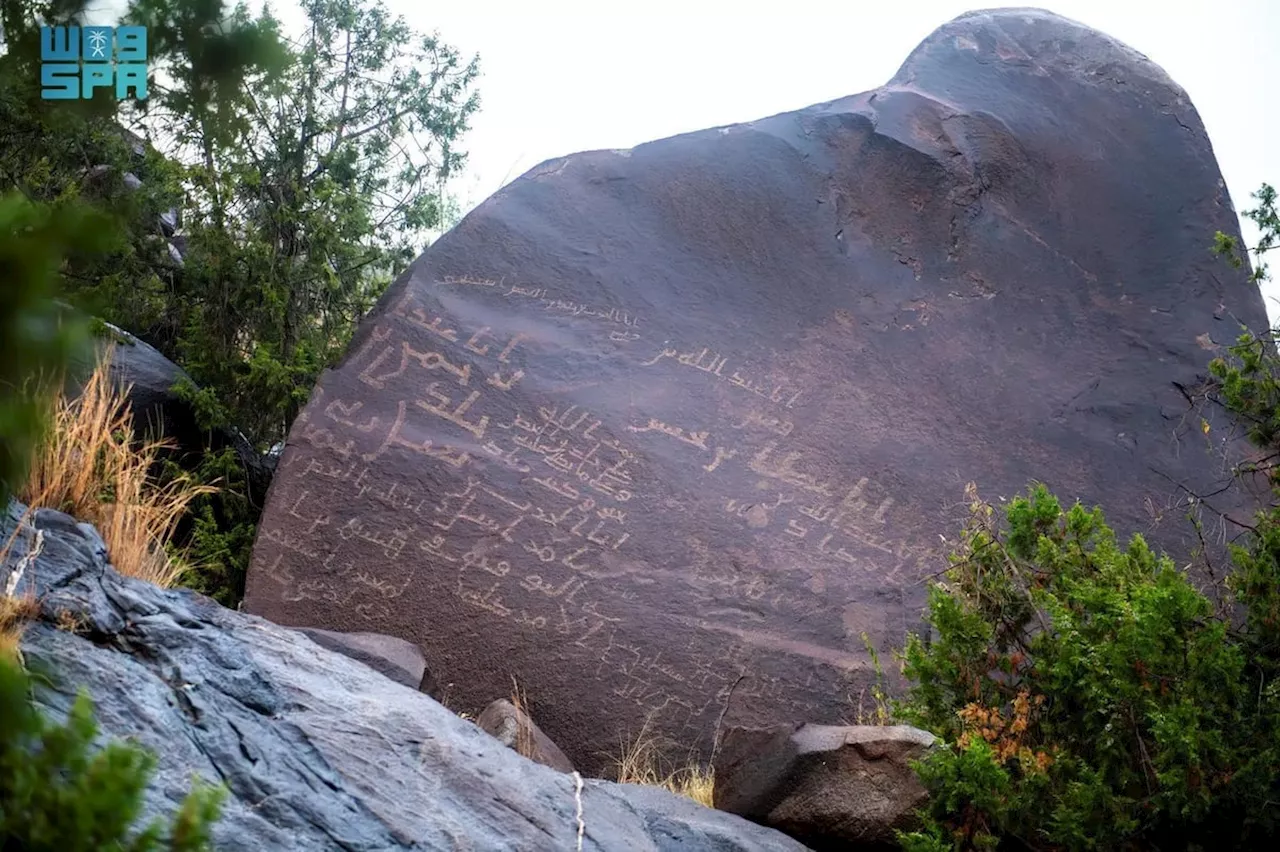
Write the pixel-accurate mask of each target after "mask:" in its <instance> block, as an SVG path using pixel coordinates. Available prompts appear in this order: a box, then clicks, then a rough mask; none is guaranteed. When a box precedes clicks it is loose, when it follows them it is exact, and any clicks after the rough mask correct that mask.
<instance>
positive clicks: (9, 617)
mask: <svg viewBox="0 0 1280 852" xmlns="http://www.w3.org/2000/svg"><path fill="white" fill-rule="evenodd" d="M30 515H31V509H30V508H28V509H27V511H26V512H25V513H23V515H22V517H21V518H20V519H19V520H18V525H17V527H16V528H15V529H14V531H13V535H11V536H9V540H8V541H6V542H5V544H4V547H3V548H0V565H4V564H5V563H6V561H7V559H8V556H9V552H10V551H11V550H12V549H13V544H14V542H16V541H17V540H18V536H19V534H21V532H22V530H23V529H25V528H26V526H25V525H26V522H27V518H28V517H30ZM43 547H44V534H43V533H41V532H36V533H35V534H34V535H33V536H32V538H31V545H30V546H29V547H28V548H27V552H26V554H24V555H23V556H22V558H21V559H19V560H18V561H17V562H16V563H15V564H14V566H13V568H12V570H10V572H9V574H8V576H7V577H5V583H4V588H2V589H0V657H3V658H6V659H10V660H21V658H22V652H21V643H22V633H23V631H24V630H26V627H27V623H28V622H30V621H31V619H33V618H35V617H36V615H37V614H39V610H40V606H39V604H38V603H37V602H36V599H35V597H34V593H30V594H25V595H19V594H18V584H19V583H21V582H22V577H23V575H24V574H26V572H27V570H28V569H29V568H30V567H31V563H32V562H34V561H35V560H36V557H37V556H39V555H40V551H41V549H42V548H43ZM27 587H28V588H29V589H30V588H33V587H32V586H31V584H28V586H27Z"/></svg>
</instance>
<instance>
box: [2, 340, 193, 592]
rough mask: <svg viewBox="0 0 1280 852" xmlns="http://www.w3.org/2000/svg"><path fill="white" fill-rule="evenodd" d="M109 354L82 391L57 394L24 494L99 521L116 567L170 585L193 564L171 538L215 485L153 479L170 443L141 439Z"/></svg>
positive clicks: (33, 503) (29, 499)
mask: <svg viewBox="0 0 1280 852" xmlns="http://www.w3.org/2000/svg"><path fill="white" fill-rule="evenodd" d="M108 361H109V359H104V360H102V361H101V362H99V364H98V365H97V367H96V369H95V370H94V372H93V374H92V376H90V378H89V380H88V382H87V383H86V384H85V386H84V388H83V390H82V391H81V393H80V396H79V397H78V398H75V399H71V398H69V397H68V396H66V395H65V394H64V395H61V396H59V397H58V398H57V400H56V401H55V403H54V412H53V422H52V426H51V429H50V430H49V434H48V435H47V436H46V438H45V440H44V441H43V442H42V444H41V446H40V449H39V451H38V452H37V455H36V458H35V460H34V462H33V464H32V467H31V474H30V476H29V477H28V479H27V483H26V486H25V487H24V489H23V491H22V493H21V494H20V495H19V498H20V499H21V500H23V502H25V503H27V504H28V505H30V506H41V507H49V508H53V509H58V510H60V511H63V512H66V513H67V514H69V515H73V516H75V517H76V518H78V519H79V520H81V521H87V522H88V523H91V524H93V525H94V526H95V527H97V529H98V532H99V533H101V534H102V538H103V540H104V541H105V542H106V544H107V551H108V555H109V558H110V560H111V564H112V565H113V566H115V569H116V570H117V571H119V572H120V573H121V574H124V575H126V576H129V577H137V578H138V579H142V580H147V581H150V582H152V583H155V584H156V585H158V586H161V587H163V588H168V587H170V586H172V585H174V584H175V583H177V582H178V580H179V578H180V577H181V576H182V575H183V574H184V573H185V572H186V571H187V570H188V566H187V565H186V563H185V562H183V560H182V559H180V558H177V557H174V556H172V555H170V554H169V552H168V551H167V549H166V543H167V542H168V541H169V538H170V536H171V535H172V534H173V531H174V528H175V527H176V526H177V524H178V521H179V520H181V518H182V516H183V514H184V513H185V512H186V509H187V506H188V505H189V504H190V503H191V501H192V500H193V499H195V498H196V497H198V496H199V495H201V494H206V493H210V492H212V491H214V490H215V489H213V488H211V487H209V486H202V485H196V484H195V483H193V482H192V481H191V479H190V478H186V477H179V478H176V479H174V480H172V481H170V482H166V483H164V484H159V483H157V482H156V481H155V480H154V478H153V476H152V472H153V471H154V469H155V465H156V459H157V456H158V454H159V453H160V452H161V451H162V450H164V449H166V448H167V447H169V446H170V444H169V443H168V442H166V441H154V440H151V441H143V442H137V441H135V439H134V437H133V415H132V413H131V412H130V411H129V407H128V402H127V400H128V391H127V389H124V390H120V389H116V388H114V387H113V386H112V383H111V380H110V378H109V375H108V366H109V364H108Z"/></svg>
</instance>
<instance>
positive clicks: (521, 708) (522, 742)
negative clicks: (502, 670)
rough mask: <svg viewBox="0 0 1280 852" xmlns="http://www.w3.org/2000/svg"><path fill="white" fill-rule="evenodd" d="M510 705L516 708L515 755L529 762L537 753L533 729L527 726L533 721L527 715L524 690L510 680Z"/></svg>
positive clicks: (512, 679)
mask: <svg viewBox="0 0 1280 852" xmlns="http://www.w3.org/2000/svg"><path fill="white" fill-rule="evenodd" d="M511 704H512V706H513V707H515V708H516V742H515V746H514V748H515V750H516V753H517V754H519V755H522V756H524V757H527V758H529V759H530V760H533V759H534V755H535V754H536V753H537V744H536V743H535V742H534V737H533V729H532V728H531V727H529V725H528V724H527V723H528V721H530V720H532V719H533V716H531V715H530V714H529V702H528V699H527V698H526V697H525V694H524V690H523V689H521V688H520V684H519V683H517V682H516V679H515V678H514V677H513V678H511Z"/></svg>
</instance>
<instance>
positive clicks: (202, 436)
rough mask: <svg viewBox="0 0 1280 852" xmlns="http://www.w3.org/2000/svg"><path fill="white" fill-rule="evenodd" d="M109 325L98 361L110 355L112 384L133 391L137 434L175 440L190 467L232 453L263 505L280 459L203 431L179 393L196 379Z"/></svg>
mask: <svg viewBox="0 0 1280 852" xmlns="http://www.w3.org/2000/svg"><path fill="white" fill-rule="evenodd" d="M103 325H104V326H105V328H106V330H107V336H106V337H104V338H103V339H102V340H100V341H99V345H98V346H97V347H96V348H95V349H94V350H93V357H94V358H101V357H103V356H109V357H110V359H111V361H110V367H109V375H110V378H111V382H112V384H113V385H115V386H116V387H118V388H128V389H129V393H128V404H129V409H130V411H131V412H132V413H133V423H134V428H135V430H136V431H138V432H139V433H140V434H145V435H149V436H155V437H163V438H165V439H167V440H169V441H170V442H172V445H173V449H174V452H175V454H176V456H177V458H178V460H179V461H180V462H185V463H186V464H188V465H190V466H194V465H195V464H198V463H199V461H200V460H201V458H202V457H203V456H204V454H205V453H206V452H208V451H213V452H218V451H221V450H224V449H226V448H228V447H229V448H231V449H232V451H233V452H234V453H235V455H236V460H237V461H238V462H239V463H240V465H241V469H242V471H243V472H244V475H245V481H246V483H247V485H248V497H249V499H250V500H251V501H252V502H253V504H254V505H262V503H263V502H264V501H265V500H266V497H267V488H268V486H270V484H271V475H272V473H273V472H274V470H275V464H276V458H275V457H274V456H271V455H263V454H261V453H258V452H257V451H256V450H255V449H254V448H253V445H252V444H250V443H249V441H248V440H247V439H246V438H245V437H244V435H242V434H241V433H240V432H239V431H238V430H235V429H229V428H219V429H215V430H212V431H209V430H206V429H203V428H201V426H200V422H199V419H198V418H197V416H196V411H195V408H194V406H192V404H191V403H190V402H188V401H187V400H185V399H183V398H182V397H181V396H179V395H178V394H177V393H176V392H175V391H174V386H175V385H176V384H177V383H178V382H179V381H180V380H186V381H190V380H191V377H190V376H188V375H187V374H186V372H185V371H184V370H183V369H182V368H181V367H179V366H178V365H177V364H175V363H174V362H172V361H170V360H169V359H168V358H166V357H165V356H164V355H163V354H161V352H160V351H159V350H158V349H156V348H155V347H154V346H151V345H150V344H148V343H146V342H145V341H143V340H142V339H140V338H138V337H136V336H134V335H133V334H130V333H129V332H127V331H125V330H124V329H122V328H119V327H117V326H114V325H111V324H110V323H103ZM90 367H91V364H90V363H89V362H88V361H83V362H78V363H77V364H76V365H75V369H74V372H75V373H76V374H78V375H87V372H88V370H89V369H90ZM193 385H194V383H193Z"/></svg>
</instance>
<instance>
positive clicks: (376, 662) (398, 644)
mask: <svg viewBox="0 0 1280 852" xmlns="http://www.w3.org/2000/svg"><path fill="white" fill-rule="evenodd" d="M298 632H300V633H303V634H305V635H306V636H307V638H309V639H310V640H311V641H312V642H315V643H316V644H317V645H319V646H320V647H321V648H327V649H329V650H330V651H336V652H337V653H339V654H343V655H345V656H347V657H350V658H351V659H353V660H359V661H360V662H362V663H364V664H365V665H366V666H368V667H369V668H371V669H373V670H374V671H377V672H381V673H382V674H384V675H386V676H387V677H389V678H391V679H392V680H394V681H395V682H396V683H402V684H404V685H405V686H407V687H409V688H410V689H416V690H418V691H420V692H425V693H427V694H430V693H431V692H432V691H433V689H434V686H435V679H434V678H433V677H432V676H431V672H430V671H429V670H428V669H427V660H426V658H425V657H423V656H422V649H421V648H419V647H418V646H417V645H415V644H413V643H412V642H406V641H405V640H404V639H399V638H397V637H395V636H387V635H386V634H383V633H339V632H336V631H333V630H321V629H320V628H318V627H300V628H298Z"/></svg>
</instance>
